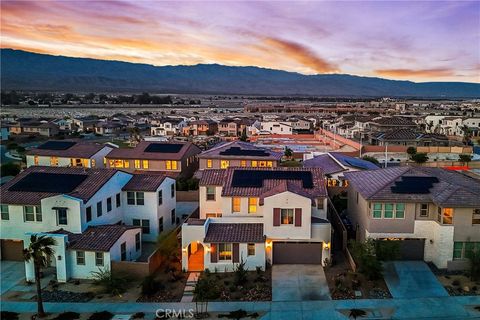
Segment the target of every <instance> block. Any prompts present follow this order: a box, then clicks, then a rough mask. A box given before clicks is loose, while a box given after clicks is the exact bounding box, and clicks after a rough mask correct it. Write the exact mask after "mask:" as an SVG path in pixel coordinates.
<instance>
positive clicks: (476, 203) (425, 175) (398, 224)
mask: <svg viewBox="0 0 480 320" xmlns="http://www.w3.org/2000/svg"><path fill="white" fill-rule="evenodd" d="M344 175H345V178H346V179H348V181H349V187H348V215H349V217H350V218H351V220H352V222H353V223H354V225H356V229H357V240H359V241H363V240H365V239H366V238H375V239H396V240H398V243H399V249H400V252H399V253H400V258H402V259H409V260H425V261H431V262H433V263H434V264H435V265H436V266H437V267H438V268H447V269H459V268H464V267H466V266H468V263H467V262H468V260H467V257H468V254H469V252H470V251H472V250H474V249H475V248H478V249H479V250H480V181H479V180H477V179H475V178H471V177H469V176H466V175H463V174H462V173H458V172H454V171H448V170H444V169H440V168H426V167H395V168H387V169H379V170H375V171H357V172H347V173H345V174H344Z"/></svg>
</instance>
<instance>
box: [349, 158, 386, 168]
mask: <svg viewBox="0 0 480 320" xmlns="http://www.w3.org/2000/svg"><path fill="white" fill-rule="evenodd" d="M344 161H345V162H346V163H347V164H348V165H350V166H351V167H356V168H360V169H365V170H369V169H378V166H377V165H375V164H374V163H371V162H368V161H366V160H360V159H355V158H351V159H344Z"/></svg>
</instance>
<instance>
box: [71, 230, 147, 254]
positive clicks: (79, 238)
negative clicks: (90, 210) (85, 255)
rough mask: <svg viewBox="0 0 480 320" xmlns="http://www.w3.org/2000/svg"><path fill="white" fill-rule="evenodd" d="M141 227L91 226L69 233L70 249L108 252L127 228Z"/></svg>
mask: <svg viewBox="0 0 480 320" xmlns="http://www.w3.org/2000/svg"><path fill="white" fill-rule="evenodd" d="M131 229H140V227H134V226H126V225H119V224H112V225H102V226H90V227H88V228H87V229H86V230H85V231H84V232H82V233H81V234H69V235H68V240H69V249H72V250H85V251H104V252H108V251H109V250H110V248H111V247H112V246H113V245H114V244H115V242H117V241H118V239H120V237H121V236H122V235H123V234H124V233H125V231H127V230H131Z"/></svg>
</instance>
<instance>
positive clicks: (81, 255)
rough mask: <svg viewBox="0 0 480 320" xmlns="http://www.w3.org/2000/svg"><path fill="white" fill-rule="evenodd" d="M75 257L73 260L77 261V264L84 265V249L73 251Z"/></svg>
mask: <svg viewBox="0 0 480 320" xmlns="http://www.w3.org/2000/svg"><path fill="white" fill-rule="evenodd" d="M80 253H81V254H80ZM75 258H76V259H75V262H76V263H77V266H84V265H85V251H82V250H77V251H75ZM80 261H81V262H80Z"/></svg>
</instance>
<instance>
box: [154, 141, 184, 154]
mask: <svg viewBox="0 0 480 320" xmlns="http://www.w3.org/2000/svg"><path fill="white" fill-rule="evenodd" d="M183 146H184V145H183V144H180V143H150V144H149V145H148V146H147V147H146V148H145V150H144V151H145V152H160V153H178V152H179V151H180V150H182V148H183Z"/></svg>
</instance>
